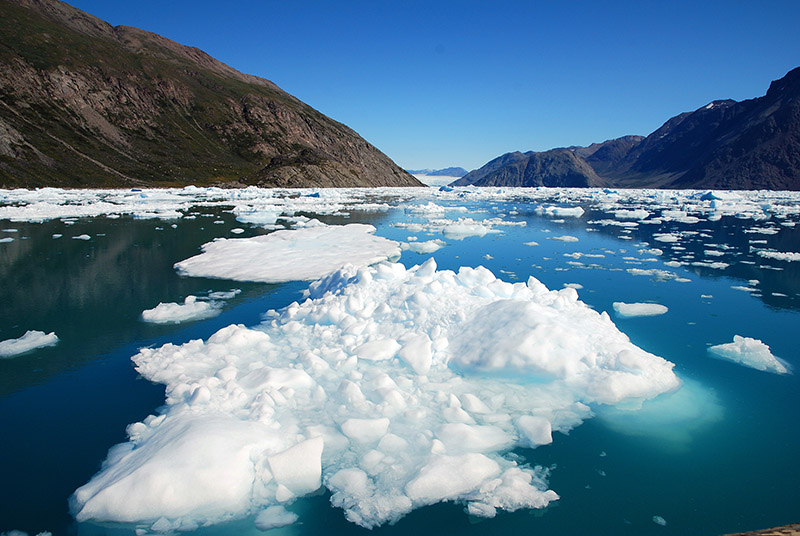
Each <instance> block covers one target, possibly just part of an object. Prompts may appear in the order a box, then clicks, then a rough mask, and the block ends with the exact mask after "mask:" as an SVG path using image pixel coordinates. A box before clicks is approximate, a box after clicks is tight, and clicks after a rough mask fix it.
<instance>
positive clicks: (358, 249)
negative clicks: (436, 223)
mask: <svg viewBox="0 0 800 536" xmlns="http://www.w3.org/2000/svg"><path fill="white" fill-rule="evenodd" d="M374 232H375V227H373V226H372V225H365V224H361V223H351V224H349V225H336V226H328V225H319V226H312V227H305V228H302V229H285V230H280V231H275V232H274V233H270V234H267V235H262V236H256V237H253V238H218V239H216V240H214V241H213V242H209V243H207V244H204V245H203V246H202V250H203V252H202V253H201V254H200V255H196V256H194V257H191V258H189V259H186V260H183V261H181V262H178V263H176V264H175V269H176V270H178V272H179V273H180V274H181V275H186V276H192V277H211V278H218V279H232V280H235V281H258V282H263V283H280V282H285V281H310V280H314V279H318V278H320V277H322V276H324V275H326V274H328V273H330V272H333V271H335V270H337V269H339V268H341V267H342V266H343V265H344V264H346V263H350V264H355V265H359V266H363V265H369V264H374V263H376V262H380V261H383V260H386V259H391V258H395V257H399V256H400V253H401V250H400V246H399V244H398V243H397V242H394V241H392V240H388V239H386V238H382V237H379V236H375V235H373V234H372V233H374Z"/></svg>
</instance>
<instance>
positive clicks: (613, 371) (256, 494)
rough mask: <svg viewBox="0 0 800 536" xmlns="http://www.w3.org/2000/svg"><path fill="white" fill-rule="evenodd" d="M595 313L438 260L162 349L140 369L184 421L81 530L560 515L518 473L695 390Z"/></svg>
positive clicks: (102, 493) (98, 503)
mask: <svg viewBox="0 0 800 536" xmlns="http://www.w3.org/2000/svg"><path fill="white" fill-rule="evenodd" d="M577 298H578V295H577V292H576V291H575V290H574V289H571V288H567V289H564V290H560V291H550V290H548V289H547V288H546V287H545V286H544V285H543V284H542V283H540V282H539V281H537V280H536V279H534V278H530V279H529V280H528V282H527V284H525V283H515V284H511V283H507V282H503V281H501V280H498V279H496V278H495V277H494V275H492V273H491V272H489V271H488V270H486V269H485V268H476V269H472V268H461V269H460V270H459V272H458V273H455V272H452V271H437V269H436V265H435V263H434V262H433V260H430V261H428V262H426V263H425V264H423V265H421V266H415V267H413V268H410V269H406V268H405V267H404V266H402V265H400V264H387V263H383V264H378V265H376V266H373V267H366V268H360V269H357V268H355V267H345V268H343V269H341V270H339V271H337V272H335V273H332V274H330V275H329V276H327V277H326V278H324V279H322V280H320V281H317V282H315V283H312V284H311V286H310V290H309V296H308V299H307V300H306V301H304V302H303V303H294V304H292V305H290V306H288V307H287V308H285V309H283V310H281V311H280V312H271V313H269V314H268V316H267V318H268V320H266V321H265V323H264V324H262V325H260V326H258V327H256V328H247V327H244V326H241V325H231V326H228V327H226V328H224V329H222V330H220V331H218V332H217V333H216V334H214V335H213V336H212V337H210V338H209V339H208V341H205V342H203V341H201V340H194V341H190V342H188V343H186V344H183V345H180V346H176V345H173V344H167V345H164V346H162V347H160V348H144V349H142V350H141V351H140V352H139V354H137V355H136V356H134V358H133V360H134V361H135V363H136V368H137V370H138V371H139V373H141V374H142V375H143V376H145V377H146V378H148V379H150V380H152V381H155V382H159V383H163V384H165V385H166V396H167V400H166V404H165V406H164V407H163V408H161V410H160V412H161V413H160V414H159V415H157V416H150V417H148V418H147V419H145V420H144V421H143V422H139V423H135V424H132V425H130V426H129V427H128V435H129V441H128V442H127V443H124V444H122V445H118V446H116V447H114V448H112V449H111V451H110V452H109V455H108V458H107V459H106V461H105V463H104V465H103V468H102V470H101V471H100V472H99V473H98V474H97V475H95V476H94V477H93V478H92V480H91V481H90V482H89V483H88V484H86V485H84V486H83V487H81V488H79V489H78V490H77V491H76V492H75V494H74V496H73V498H72V508H73V512H74V514H75V516H76V518H77V519H78V520H79V521H85V520H96V521H109V522H115V521H123V522H133V523H135V524H136V525H137V526H138V527H140V528H143V529H148V530H150V529H152V528H153V527H155V528H161V529H164V530H180V529H189V528H193V527H197V526H198V525H202V524H205V523H215V522H220V521H224V520H226V519H230V518H232V517H245V516H255V523H256V524H257V525H262V526H265V527H270V526H277V525H280V524H284V523H286V522H290V521H291V519H292V516H291V515H288V514H286V513H285V511H284V510H282V509H281V508H279V507H281V506H285V505H286V504H288V503H291V502H292V501H293V500H295V499H296V498H297V497H301V496H303V495H306V494H309V493H311V492H313V491H315V490H316V489H317V488H318V487H319V486H324V487H326V488H327V489H328V490H329V491H330V493H331V502H332V504H333V505H334V506H337V507H339V508H342V509H343V510H344V513H345V516H346V517H347V519H348V520H350V521H352V522H354V523H357V524H359V525H361V526H363V527H375V526H379V525H381V524H384V523H387V522H393V521H396V520H398V519H399V518H400V517H402V516H403V515H405V514H407V513H408V512H410V511H411V510H413V509H415V508H418V507H421V506H424V505H429V504H433V503H437V502H441V501H455V502H459V503H462V504H465V505H466V508H467V511H468V512H469V513H470V514H472V515H475V516H483V517H491V516H493V515H494V514H495V512H496V510H497V509H504V510H509V511H513V510H517V509H520V508H540V507H544V506H546V505H547V504H548V503H550V502H551V501H554V500H556V499H558V495H557V494H556V493H555V491H553V490H550V489H548V485H547V476H548V469H544V468H541V467H537V466H530V465H520V464H518V463H517V461H515V460H516V458H514V457H513V456H504V453H506V452H507V451H509V450H510V449H512V448H514V447H517V446H520V447H535V446H537V445H542V444H547V443H549V442H550V441H551V435H552V433H553V432H566V431H568V430H569V429H571V428H573V427H574V426H576V425H578V424H579V423H580V422H581V421H582V420H583V419H586V418H588V417H590V415H591V413H592V412H591V409H590V406H591V405H594V404H617V403H620V402H625V403H634V404H635V403H636V402H637V401H642V400H644V399H649V398H653V397H656V396H657V395H659V394H660V393H664V392H668V391H673V390H675V389H677V388H678V387H679V384H680V382H679V380H678V378H677V377H676V376H675V374H674V373H673V372H672V368H673V365H672V364H671V363H669V362H667V361H665V360H664V359H662V358H660V357H657V356H655V355H652V354H650V353H647V352H646V351H644V350H642V349H640V348H638V347H636V346H634V345H633V344H632V343H631V342H630V341H629V340H628V338H627V337H626V336H625V335H624V334H622V333H621V332H620V331H618V330H617V329H616V327H615V326H614V324H613V323H612V321H611V320H610V319H609V317H608V315H607V314H605V313H602V314H600V313H597V312H596V311H594V310H592V309H590V308H589V307H587V306H586V305H585V304H584V303H582V302H581V301H579V300H578V299H577Z"/></svg>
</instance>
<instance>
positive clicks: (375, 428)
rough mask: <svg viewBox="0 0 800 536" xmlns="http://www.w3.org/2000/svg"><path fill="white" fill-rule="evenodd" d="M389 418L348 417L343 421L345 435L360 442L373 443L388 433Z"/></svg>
mask: <svg viewBox="0 0 800 536" xmlns="http://www.w3.org/2000/svg"><path fill="white" fill-rule="evenodd" d="M388 430H389V419H387V418H386V417H381V418H379V419H355V418H353V419H347V420H346V421H345V422H343V423H342V432H343V433H344V435H346V436H347V437H349V438H350V439H352V440H353V441H357V442H359V443H371V442H373V441H377V440H379V439H380V438H382V437H383V436H385V435H386V432H387V431H388Z"/></svg>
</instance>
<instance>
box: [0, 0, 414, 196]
mask: <svg viewBox="0 0 800 536" xmlns="http://www.w3.org/2000/svg"><path fill="white" fill-rule="evenodd" d="M0 15H1V16H0V186H6V187H15V186H44V185H53V186H125V185H144V186H164V185H183V184H211V183H214V184H230V185H249V184H257V185H263V186H282V187H310V186H320V187H338V186H341V187H344V186H421V183H420V182H419V181H417V180H416V179H415V178H414V177H412V176H411V175H409V174H408V173H406V172H405V171H403V170H402V169H400V168H399V167H398V166H397V165H395V164H394V162H392V161H391V160H390V159H389V158H388V157H387V156H386V155H384V154H383V153H381V152H380V151H378V150H377V149H376V148H375V147H373V146H372V145H370V144H369V143H368V142H366V141H365V140H364V139H362V138H361V137H360V136H358V135H357V134H356V133H355V132H354V131H352V130H351V129H349V128H348V127H346V126H345V125H342V124H341V123H338V122H336V121H334V120H332V119H330V118H328V117H326V116H325V115H323V114H321V113H319V112H317V111H316V110H314V109H313V108H311V107H310V106H308V105H306V104H304V103H302V102H301V101H299V100H298V99H296V98H294V97H292V96H291V95H289V94H288V93H286V92H284V91H282V90H281V89H280V88H278V87H277V86H276V85H275V84H273V83H272V82H270V81H268V80H265V79H262V78H258V77H255V76H250V75H246V74H243V73H240V72H238V71H236V70H235V69H233V68H231V67H229V66H227V65H225V64H223V63H221V62H219V61H217V60H215V59H214V58H212V57H210V56H209V55H207V54H205V53H204V52H202V51H201V50H198V49H196V48H192V47H185V46H182V45H179V44H178V43H175V42H173V41H170V40H169V39H166V38H164V37H162V36H159V35H156V34H152V33H149V32H145V31H143V30H139V29H136V28H131V27H126V26H117V27H112V26H110V25H109V24H107V23H105V22H103V21H102V20H100V19H97V18H96V17H93V16H91V15H88V14H86V13H84V12H82V11H79V10H77V9H75V8H73V7H71V6H69V5H67V4H64V3H61V2H58V1H57V0H0Z"/></svg>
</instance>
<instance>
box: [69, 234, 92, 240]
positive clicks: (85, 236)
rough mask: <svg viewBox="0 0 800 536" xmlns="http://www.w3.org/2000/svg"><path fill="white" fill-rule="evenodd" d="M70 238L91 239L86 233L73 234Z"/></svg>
mask: <svg viewBox="0 0 800 536" xmlns="http://www.w3.org/2000/svg"><path fill="white" fill-rule="evenodd" d="M72 239H73V240H91V239H92V237H91V236H89V235H88V234H82V235H78V236H73V237H72Z"/></svg>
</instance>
